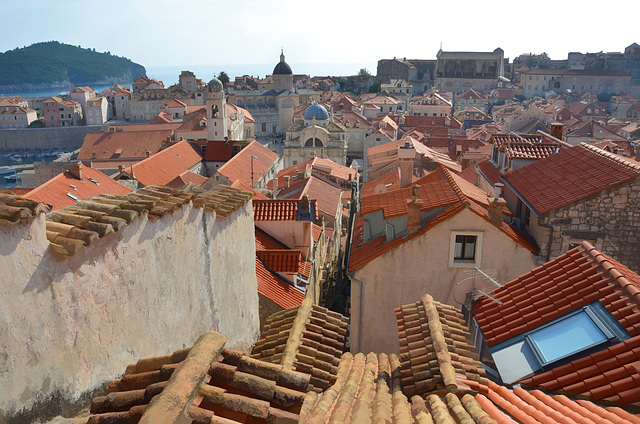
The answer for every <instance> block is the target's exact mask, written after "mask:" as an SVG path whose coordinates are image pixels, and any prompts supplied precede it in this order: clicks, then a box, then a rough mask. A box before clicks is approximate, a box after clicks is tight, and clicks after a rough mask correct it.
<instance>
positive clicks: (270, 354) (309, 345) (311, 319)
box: [251, 299, 348, 391]
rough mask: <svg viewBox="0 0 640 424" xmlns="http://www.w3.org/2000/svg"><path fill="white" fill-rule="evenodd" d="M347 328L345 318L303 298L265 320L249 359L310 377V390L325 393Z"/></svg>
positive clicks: (339, 354) (341, 348) (335, 369)
mask: <svg viewBox="0 0 640 424" xmlns="http://www.w3.org/2000/svg"><path fill="white" fill-rule="evenodd" d="M347 325H348V319H347V318H346V317H344V316H342V315H340V314H338V313H336V312H332V311H329V310H327V309H325V308H323V307H321V306H316V305H313V304H312V301H311V299H305V300H304V301H303V302H302V305H300V306H299V307H294V308H289V309H285V310H284V311H280V312H277V313H275V314H273V315H271V316H270V317H269V318H268V319H267V324H266V325H265V328H264V330H263V332H262V337H261V338H260V340H258V341H257V342H256V344H255V346H254V348H253V351H252V355H251V357H252V358H256V359H260V360H264V361H267V362H272V363H276V364H281V365H282V366H283V367H284V368H285V369H290V370H294V371H297V372H303V373H305V374H309V375H310V376H311V379H310V384H309V389H310V390H316V391H321V390H325V389H327V388H329V387H330V386H331V385H332V384H334V383H335V381H336V375H337V373H338V365H339V361H340V356H341V355H342V351H343V348H344V343H345V336H346V333H347Z"/></svg>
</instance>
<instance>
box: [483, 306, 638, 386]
mask: <svg viewBox="0 0 640 424" xmlns="http://www.w3.org/2000/svg"><path fill="white" fill-rule="evenodd" d="M628 337H629V335H628V334H627V332H626V331H625V330H624V329H623V328H622V327H621V326H620V324H618V322H617V321H616V320H615V319H614V318H613V317H612V316H611V314H609V312H608V311H607V310H606V309H605V308H604V307H603V306H602V305H601V304H600V303H599V302H593V303H590V304H588V305H585V306H583V307H581V308H579V309H577V310H575V311H573V312H570V313H568V314H566V315H564V316H561V317H559V318H557V319H554V320H552V321H550V322H548V323H546V324H543V325H542V326H540V327H538V328H535V329H533V330H530V331H527V332H525V333H523V334H520V335H518V336H515V337H512V338H511V339H509V340H507V341H505V342H503V343H500V344H498V345H496V346H493V347H491V348H490V351H491V356H492V357H493V360H494V361H495V364H496V367H497V368H498V371H499V373H500V377H501V378H502V381H504V382H505V383H513V382H516V381H518V380H520V379H522V378H524V377H527V376H529V375H532V374H534V373H536V372H537V371H540V370H545V369H548V368H547V366H554V365H556V363H557V362H559V361H562V360H574V359H577V358H579V357H582V356H584V355H586V354H589V353H593V352H594V351H598V350H601V349H604V348H606V347H608V346H611V345H613V344H616V343H618V342H620V341H621V340H625V339H627V338H628Z"/></svg>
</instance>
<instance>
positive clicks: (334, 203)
mask: <svg viewBox="0 0 640 424" xmlns="http://www.w3.org/2000/svg"><path fill="white" fill-rule="evenodd" d="M305 196H307V197H308V198H309V199H310V200H311V201H315V202H316V205H317V207H316V208H315V210H316V216H318V213H319V212H322V213H323V214H325V215H327V216H330V217H334V218H335V217H337V216H340V214H341V212H342V207H341V205H342V190H341V189H340V188H339V187H335V186H333V185H332V184H329V183H327V182H325V181H323V180H321V179H320V178H316V177H313V176H312V177H309V178H307V179H305V180H300V181H298V182H296V184H293V185H292V186H290V187H289V188H288V189H284V190H282V191H281V192H280V193H279V194H278V197H280V198H282V199H297V200H302V198H303V197H305ZM317 219H318V218H316V220H317Z"/></svg>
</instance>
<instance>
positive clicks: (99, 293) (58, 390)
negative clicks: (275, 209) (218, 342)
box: [0, 202, 259, 423]
mask: <svg viewBox="0 0 640 424" xmlns="http://www.w3.org/2000/svg"><path fill="white" fill-rule="evenodd" d="M3 222H6V221H0V225H2V228H0V270H2V271H1V275H2V276H1V277H0V393H2V396H0V422H7V423H11V422H33V421H34V420H35V419H36V418H40V419H42V418H50V417H53V416H55V415H63V416H69V415H68V414H72V413H74V412H75V411H77V410H78V409H79V407H81V406H83V403H84V404H86V401H87V400H88V399H90V398H91V396H92V393H94V392H95V391H96V390H97V389H98V388H101V387H104V385H105V384H106V383H107V382H108V381H109V380H111V379H113V378H115V377H117V376H119V375H121V374H122V372H123V371H124V370H125V368H126V366H127V365H128V364H130V363H132V362H135V361H136V360H138V359H139V358H141V357H147V356H154V355H160V354H166V353H170V352H173V351H175V350H177V349H181V348H183V347H185V346H191V345H192V344H193V343H194V341H195V340H196V339H197V337H198V336H199V335H201V334H202V333H203V332H205V331H208V330H216V331H218V332H220V333H222V334H224V335H225V336H226V337H227V340H228V343H227V346H229V347H234V348H238V349H242V350H247V349H248V348H249V347H250V346H251V345H252V344H253V343H254V342H255V340H256V339H257V337H258V331H259V321H258V295H257V281H256V273H255V242H254V236H253V233H254V228H253V207H252V203H251V202H247V203H246V204H245V205H244V206H242V207H241V208H240V209H238V210H236V211H235V212H233V213H232V214H231V215H229V216H227V217H226V218H219V217H217V216H216V214H215V212H211V211H207V210H206V209H205V208H196V207H194V206H192V204H191V203H190V204H187V205H184V206H182V207H181V208H180V209H178V210H176V211H175V212H173V214H172V215H171V214H170V215H166V216H164V217H162V218H159V219H157V220H153V221H152V220H149V219H147V215H146V213H145V214H144V215H143V216H142V217H140V218H138V219H136V220H134V221H133V222H131V223H130V224H129V225H127V226H126V227H124V228H122V229H121V230H120V231H118V232H115V233H111V234H107V235H105V236H104V237H103V238H102V239H99V240H96V241H95V242H93V243H91V244H90V245H89V246H87V247H85V248H83V249H81V250H80V251H79V252H78V253H76V254H75V255H74V256H72V257H70V258H63V257H61V256H58V255H57V254H56V253H55V252H53V250H52V249H51V247H50V245H49V242H48V241H47V237H46V231H45V216H44V215H43V214H41V215H40V216H38V217H37V218H35V219H34V220H33V221H32V222H31V223H29V224H17V225H11V224H6V223H3Z"/></svg>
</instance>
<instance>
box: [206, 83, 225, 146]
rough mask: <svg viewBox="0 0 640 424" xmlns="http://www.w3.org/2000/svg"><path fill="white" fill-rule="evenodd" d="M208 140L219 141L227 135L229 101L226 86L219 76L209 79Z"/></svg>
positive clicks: (207, 104)
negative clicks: (226, 96)
mask: <svg viewBox="0 0 640 424" xmlns="http://www.w3.org/2000/svg"><path fill="white" fill-rule="evenodd" d="M206 107H207V140H210V141H218V140H224V138H225V137H227V135H228V132H227V101H226V99H225V97H224V87H223V85H222V82H220V80H219V79H218V78H213V79H212V80H211V81H209V85H208V89H207V99H206Z"/></svg>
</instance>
